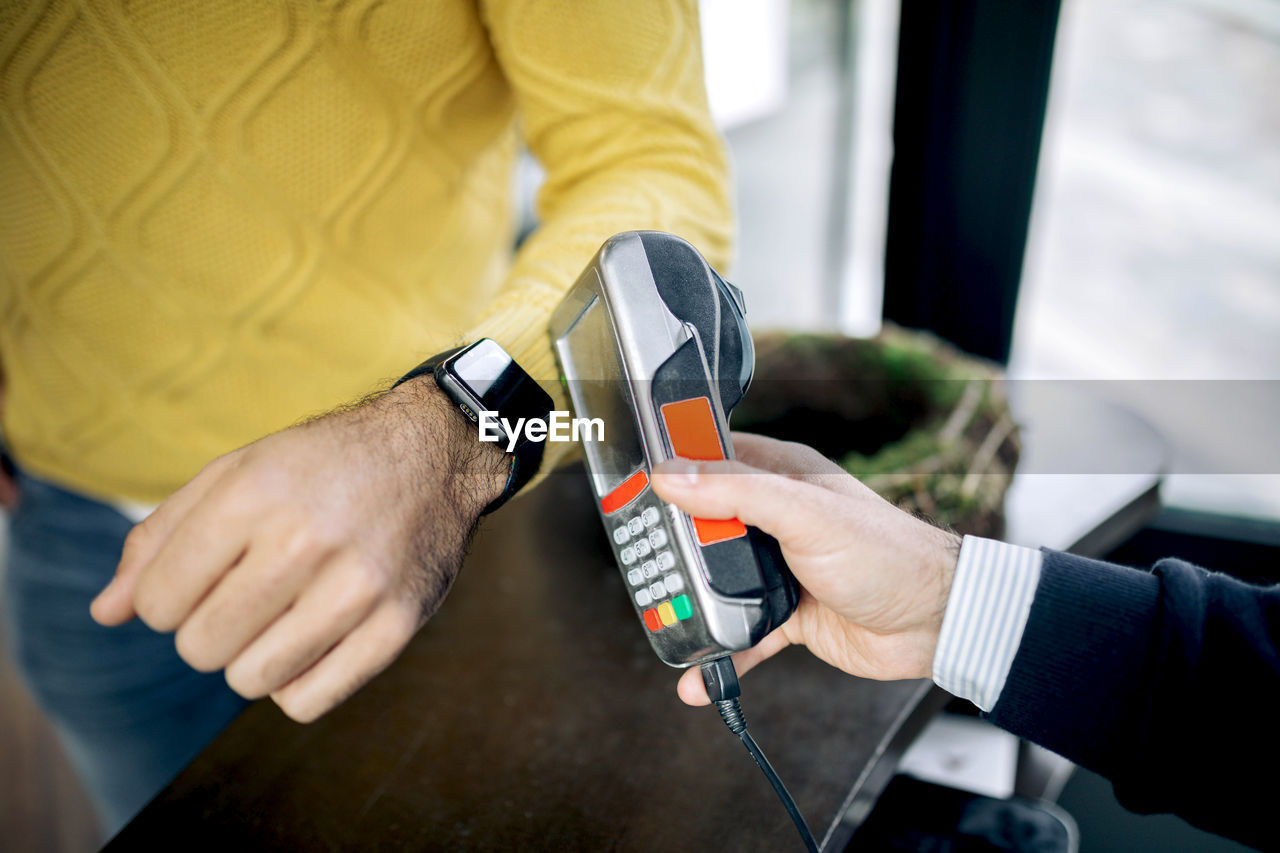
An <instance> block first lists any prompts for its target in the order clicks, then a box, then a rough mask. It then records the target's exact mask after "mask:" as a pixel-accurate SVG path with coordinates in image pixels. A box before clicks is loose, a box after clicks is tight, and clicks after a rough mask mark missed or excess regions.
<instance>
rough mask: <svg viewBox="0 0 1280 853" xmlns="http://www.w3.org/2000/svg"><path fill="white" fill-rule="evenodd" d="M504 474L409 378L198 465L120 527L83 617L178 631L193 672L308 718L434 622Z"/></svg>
mask: <svg viewBox="0 0 1280 853" xmlns="http://www.w3.org/2000/svg"><path fill="white" fill-rule="evenodd" d="M508 465H509V462H508V457H507V456H506V455H505V454H503V453H502V452H501V451H500V450H499V449H498V447H497V446H496V445H492V444H481V443H480V442H478V441H477V440H476V435H475V433H474V429H473V428H472V427H471V425H470V424H469V423H467V421H466V420H465V419H464V418H462V417H461V416H460V415H459V414H458V412H456V411H453V404H452V403H451V402H450V401H449V400H448V399H447V398H446V397H445V396H444V394H443V393H442V392H440V391H439V389H437V388H436V387H435V385H434V383H433V382H432V380H431V379H430V378H429V377H423V378H419V379H415V380H412V381H410V382H406V383H405V384H404V385H401V386H400V387H398V388H396V389H394V390H393V391H391V392H389V393H387V394H385V395H383V396H382V397H380V398H378V399H376V400H374V401H373V402H370V403H367V404H365V405H362V406H359V407H357V408H354V409H351V410H348V411H342V412H337V413H334V414H331V415H327V416H325V417H323V418H319V419H317V420H315V421H311V422H309V423H305V424H302V425H300V426H296V427H293V428H291V429H287V430H285V431H283V432H279V433H276V434H274V435H270V436H267V437H266V438H263V439H261V440H260V441H256V442H254V443H253V444H250V445H247V446H246V447H243V448H241V449H239V450H236V451H234V452H232V453H229V454H227V455H226V456H222V457H220V458H218V459H216V460H214V461H213V462H211V463H210V464H209V465H208V466H206V467H205V469H204V470H203V471H201V472H200V473H199V475H197V476H196V477H195V478H194V479H193V480H192V481H191V482H189V483H187V484H186V485H185V486H183V487H182V488H181V489H179V490H178V491H177V492H175V493H174V494H173V495H172V496H171V497H170V498H169V499H168V500H167V501H165V502H164V503H163V504H161V506H160V507H159V508H158V509H157V510H156V511H155V512H154V513H153V514H152V515H151V516H150V517H149V518H147V519H146V520H144V521H143V522H142V523H141V524H139V525H138V526H137V527H135V528H134V529H133V530H132V531H131V532H130V534H129V537H128V539H127V540H126V541H125V547H124V554H123V556H122V557H121V560H120V566H119V568H118V569H117V570H116V577H115V579H114V580H113V581H112V582H111V583H110V584H109V585H108V586H107V587H106V588H105V589H104V590H103V591H102V592H101V593H100V594H99V595H98V597H97V599H96V600H95V601H94V602H93V606H92V613H93V617H94V618H95V619H97V620H98V621H99V622H101V623H103V624H105V625H117V624H120V623H122V622H126V621H128V620H129V619H131V618H133V617H134V616H135V615H136V616H138V617H139V618H141V619H142V621H144V622H145V623H147V625H149V626H151V627H152V628H154V629H155V630H157V631H176V632H177V636H176V638H175V639H176V643H177V647H178V653H179V654H181V655H182V657H183V659H184V660H186V661H187V663H189V664H191V666H193V667H195V668H196V669H198V670H202V671H213V670H217V669H223V668H225V669H226V677H227V683H228V684H230V685H231V687H232V688H233V689H234V690H235V691H236V692H237V693H240V694H241V695H243V696H245V697H247V698H250V699H255V698H258V697H261V696H267V695H270V696H271V698H272V699H274V700H275V701H276V703H277V704H278V705H279V706H280V707H281V708H282V709H283V710H284V711H285V713H286V714H288V715H289V716H290V717H292V718H294V719H295V720H298V721H299V722H309V721H311V720H314V719H316V718H317V717H319V716H320V715H321V714H324V713H325V712H326V711H328V710H329V709H331V708H333V707H334V706H335V705H337V704H338V703H340V702H341V701H343V700H344V699H346V698H347V697H348V696H350V695H351V694H352V693H353V692H354V691H355V690H356V689H358V688H359V687H361V686H362V685H363V684H364V683H365V682H367V681H368V680H369V679H370V678H372V677H373V676H374V675H376V674H377V673H379V672H381V671H382V670H383V669H384V668H385V667H386V666H387V665H388V664H390V663H391V661H392V660H394V659H395V657H396V655H398V654H399V652H400V650H401V649H403V648H404V646H405V644H407V643H408V642H409V639H410V638H411V637H412V636H413V634H414V632H415V631H417V629H418V628H419V627H420V626H421V625H422V624H423V623H424V622H425V621H426V620H427V618H428V617H430V616H431V614H432V613H434V612H435V609H436V608H437V607H438V606H439V605H440V602H441V601H442V600H443V599H444V597H445V594H446V593H447V592H448V590H449V587H450V585H451V584H452V583H453V579H454V577H455V576H456V575H457V572H458V567H459V565H460V564H461V562H462V556H463V551H464V548H465V546H466V542H467V538H468V537H469V536H470V533H471V531H472V529H473V527H474V525H475V521H476V518H477V517H478V516H479V514H480V511H481V510H482V509H483V508H484V507H485V505H486V504H487V503H488V502H489V501H490V500H492V499H493V498H494V497H496V496H497V495H498V494H499V493H500V492H501V491H502V488H503V485H504V484H505V482H506V478H507V472H508Z"/></svg>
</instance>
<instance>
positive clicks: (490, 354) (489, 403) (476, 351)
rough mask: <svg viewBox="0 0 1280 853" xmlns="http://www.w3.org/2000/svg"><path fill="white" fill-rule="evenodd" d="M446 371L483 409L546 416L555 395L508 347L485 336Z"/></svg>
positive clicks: (518, 415) (511, 415) (509, 414)
mask: <svg viewBox="0 0 1280 853" xmlns="http://www.w3.org/2000/svg"><path fill="white" fill-rule="evenodd" d="M444 368H445V372H446V373H448V374H449V375H450V376H452V377H453V378H454V379H455V380H457V382H458V384H459V385H461V386H463V387H464V388H465V389H467V390H469V391H470V394H469V396H473V397H474V398H475V401H476V403H478V404H479V406H480V409H481V411H489V412H497V413H498V415H499V416H500V417H504V418H507V419H508V420H510V421H512V422H513V423H514V422H515V420H516V418H531V417H534V418H545V417H547V413H548V412H549V411H550V410H551V406H552V402H551V397H550V396H548V395H547V392H546V391H543V390H542V388H541V387H539V385H538V383H537V382H535V381H534V380H533V379H532V378H531V377H530V376H529V374H527V373H525V372H524V369H523V368H522V367H520V365H518V364H516V362H515V360H514V359H512V358H511V356H509V355H507V353H506V350H504V349H503V348H502V347H500V346H498V344H496V343H495V342H493V341H491V340H489V339H488V338H485V339H483V340H481V341H479V342H478V343H475V344H473V345H472V346H470V347H468V348H467V349H465V350H463V351H462V352H461V353H459V354H458V355H457V356H455V357H454V358H452V359H450V360H449V361H448V362H446V363H445V366H444Z"/></svg>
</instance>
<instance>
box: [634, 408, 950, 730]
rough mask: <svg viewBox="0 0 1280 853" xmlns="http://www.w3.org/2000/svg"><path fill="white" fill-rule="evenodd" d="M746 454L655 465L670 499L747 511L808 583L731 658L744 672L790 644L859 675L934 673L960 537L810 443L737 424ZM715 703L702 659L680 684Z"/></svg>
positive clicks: (705, 512) (698, 700) (708, 514)
mask: <svg viewBox="0 0 1280 853" xmlns="http://www.w3.org/2000/svg"><path fill="white" fill-rule="evenodd" d="M733 446H734V450H735V451H736V452H737V455H738V460H737V461H736V462H689V461H686V460H674V461H672V462H668V463H665V464H663V465H660V466H658V468H657V469H655V471H654V477H653V487H654V489H655V490H656V491H657V493H658V494H659V495H660V496H661V497H662V498H663V499H664V500H667V501H670V502H671V503H674V504H675V505H677V506H678V507H680V508H681V509H682V510H684V511H685V512H687V513H689V514H690V515H693V516H697V517H701V518H735V517H736V518H739V519H741V520H742V521H743V522H744V523H746V524H750V525H754V526H756V527H759V528H760V529H761V530H763V531H765V532H766V533H769V534H771V535H772V536H774V537H775V538H777V540H778V542H779V544H781V546H782V553H783V556H785V557H786V559H787V563H788V565H790V566H791V570H792V572H794V573H795V576H796V579H797V580H798V581H799V582H800V584H801V586H803V587H804V590H803V592H802V594H801V598H800V604H799V607H797V609H796V612H795V614H794V615H793V616H792V617H791V619H789V620H788V621H787V622H786V623H784V624H783V625H782V627H780V628H778V629H777V630H775V631H774V632H773V633H771V634H769V635H768V636H767V637H765V638H764V639H763V640H762V641H761V642H760V643H759V645H757V646H755V647H754V648H751V649H748V650H747V651H745V652H739V653H738V654H736V655H734V656H733V660H734V665H735V666H736V668H737V670H738V672H740V673H742V672H746V671H747V670H749V669H751V668H752V667H754V666H755V665H756V664H758V663H760V661H762V660H764V659H766V658H768V657H771V656H773V655H775V654H777V653H778V652H779V651H780V650H782V649H783V648H786V647H787V646H788V645H790V644H792V643H796V644H800V645H804V646H808V648H809V651H811V652H813V653H814V654H815V655H817V656H818V657H820V658H822V659H823V660H825V661H826V662H827V663H830V664H832V665H834V666H837V667H839V668H840V669H842V670H844V671H845V672H848V673H850V674H852V675H858V676H862V677H864V678H876V679H881V680H892V679H900V678H928V677H929V676H930V675H931V674H932V671H933V652H934V649H935V648H936V647H937V644H938V633H939V632H940V631H941V629H942V616H943V614H944V613H945V612H946V607H947V597H948V595H949V594H950V592H951V580H952V578H953V577H954V575H955V568H956V560H957V559H958V557H959V553H960V539H959V537H957V536H955V535H954V534H951V533H947V532H945V531H943V530H940V529H938V528H936V527H934V526H932V525H930V524H928V523H926V522H924V521H921V520H920V519H918V518H916V517H914V516H912V515H908V514H907V513H905V512H903V511H902V510H900V509H898V508H897V507H895V506H893V505H892V504H890V503H889V502H888V501H886V500H884V499H883V498H881V497H880V496H878V495H877V494H876V493H875V492H873V491H871V490H870V489H868V488H867V487H866V486H864V485H862V483H860V482H858V481H857V480H856V479H854V478H853V477H851V476H850V475H849V474H847V473H845V472H844V471H843V470H842V469H841V468H840V467H839V466H837V465H836V464H835V463H833V462H831V461H829V460H828V459H826V458H825V457H824V456H822V455H821V454H819V453H818V452H817V451H815V450H812V449H810V448H808V447H805V446H804V445H801V444H792V443H789V442H782V441H775V440H774V439H771V438H764V437H762V436H757V435H748V434H745V433H734V436H733ZM678 692H679V694H680V698H681V699H683V700H684V701H685V702H687V703H689V704H690V705H705V704H707V692H706V689H705V688H704V687H703V685H702V678H701V675H700V673H699V671H698V669H697V668H696V667H693V668H691V669H689V670H688V671H687V672H685V674H684V676H683V677H681V679H680V684H679V687H678Z"/></svg>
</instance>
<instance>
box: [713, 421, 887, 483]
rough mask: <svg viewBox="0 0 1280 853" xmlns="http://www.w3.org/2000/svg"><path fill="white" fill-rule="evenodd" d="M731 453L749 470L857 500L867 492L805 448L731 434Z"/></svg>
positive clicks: (788, 443) (803, 446)
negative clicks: (813, 486) (732, 451)
mask: <svg viewBox="0 0 1280 853" xmlns="http://www.w3.org/2000/svg"><path fill="white" fill-rule="evenodd" d="M733 450H734V453H735V454H736V455H737V457H738V460H739V461H740V462H742V463H743V464H744V465H750V466H751V467H752V468H760V469H761V470H764V471H772V472H773V473H775V474H782V475H784V476H787V477H790V478H791V479H793V480H801V481H803V482H806V483H812V484H813V485H815V486H821V487H822V488H824V489H829V490H831V491H833V492H839V493H840V494H843V495H848V496H850V497H860V496H863V495H865V494H866V492H867V491H868V490H867V487H866V486H864V485H863V484H862V483H860V482H859V481H858V480H857V479H856V478H854V477H853V476H852V475H850V474H849V472H848V471H846V470H844V469H843V468H841V467H840V466H839V465H837V464H836V463H834V462H832V461H831V460H830V459H828V458H827V457H825V456H823V455H822V454H821V453H819V452H818V451H816V450H814V449H813V448H812V447H809V446H808V445H805V444H800V443H798V442H794V441H779V440H778V439H776V438H769V437H768V436H763V435H755V434H753V433H749V432H735V433H734V434H733Z"/></svg>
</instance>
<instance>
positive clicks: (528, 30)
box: [0, 0, 731, 501]
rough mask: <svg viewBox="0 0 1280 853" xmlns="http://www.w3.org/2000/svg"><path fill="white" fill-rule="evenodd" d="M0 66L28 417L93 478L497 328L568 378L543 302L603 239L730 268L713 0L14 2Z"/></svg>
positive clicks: (197, 459)
mask: <svg viewBox="0 0 1280 853" xmlns="http://www.w3.org/2000/svg"><path fill="white" fill-rule="evenodd" d="M0 62H2V63H3V69H2V71H0V93H2V94H0V97H2V98H3V102H2V103H0V146H2V148H0V282H2V287H3V293H2V296H0V300H2V302H0V317H2V322H3V326H2V329H3V331H2V334H0V357H2V358H3V367H4V370H5V379H6V385H5V392H4V393H5V407H4V408H5V410H4V428H5V435H6V438H7V440H8V441H9V443H10V445H11V446H12V448H13V449H14V452H15V455H16V456H17V458H18V460H19V462H20V463H21V464H22V465H24V466H26V467H27V468H28V469H30V470H31V471H33V472H34V473H37V474H40V475H43V476H45V477H47V478H51V479H53V480H56V481H58V482H61V483H63V484H65V485H69V486H71V487H74V488H77V489H80V490H81V491H85V492H88V493H91V494H96V495H100V496H104V497H108V498H130V499H135V500H145V501H154V500H159V499H162V498H164V497H165V496H166V495H167V494H169V493H170V492H171V491H173V490H174V489H175V488H177V487H178V486H180V485H181V484H182V483H183V482H185V481H186V480H187V479H189V478H190V477H191V476H192V475H194V474H195V473H196V471H198V470H199V468H200V467H201V465H203V464H204V463H205V462H207V461H208V460H210V459H211V458H213V457H215V456H217V455H219V454H221V453H224V452H227V451H229V450H231V449H233V448H235V447H237V446H240V445H242V444H245V443H247V442H250V441H252V440H254V439H256V438H259V437H261V436H263V435H265V434H267V433H269V432H272V431H274V430H278V429H281V428H283V427H286V426H288V425H290V424H291V423H294V422H296V421H298V420H299V419H301V418H303V417H306V416H308V415H312V414H316V413H318V412H322V411H325V410H327V409H329V408H332V407H333V406H335V405H337V404H339V403H342V402H344V401H347V400H350V399H352V398H354V397H357V396H359V395H360V394H362V393H365V392H367V391H369V390H372V389H374V388H375V387H377V386H378V385H379V383H382V382H384V381H386V380H388V379H390V378H393V377H395V376H396V375H398V374H400V373H401V372H403V371H404V370H405V369H406V368H408V367H410V366H412V365H413V364H415V363H416V362H417V361H418V360H420V359H421V358H423V357H425V356H426V355H429V354H430V353H432V352H436V351H438V350H441V349H444V348H445V347H447V346H449V345H451V344H453V343H456V342H458V341H462V340H469V339H473V338H476V337H480V336H483V335H487V336H490V337H493V338H495V339H496V340H497V341H499V342H500V343H501V344H503V345H504V346H505V347H506V348H507V349H508V350H509V351H510V352H511V353H512V354H513V355H514V356H515V357H516V358H517V359H518V360H519V361H520V362H521V364H523V365H524V366H525V367H526V369H528V370H529V371H530V372H531V373H533V374H534V376H536V377H537V378H538V379H539V380H541V381H543V383H544V385H545V386H546V387H547V389H548V390H549V391H552V392H553V393H556V394H559V392H560V388H559V384H558V383H557V382H554V381H553V380H554V378H555V367H554V363H553V360H552V356H551V350H550V346H549V341H548V340H547V338H546V334H545V326H546V321H547V318H548V316H549V314H550V312H551V311H552V310H553V309H554V307H555V305H556V303H557V302H558V301H559V299H560V296H561V294H562V293H563V292H564V291H565V290H566V289H567V288H568V287H569V285H571V284H572V283H573V281H574V279H575V278H576V276H577V274H578V273H579V272H580V271H581V269H582V267H583V266H584V265H585V264H586V262H587V261H588V260H589V259H590V257H591V255H592V254H593V253H594V252H595V250H596V249H597V248H598V247H599V245H600V243H602V242H603V241H604V239H605V238H606V237H608V236H609V235H611V234H613V233H616V232H618V231H624V230H628V229H632V228H659V229H663V230H668V231H673V232H676V233H678V234H681V235H682V236H684V237H686V238H688V239H690V240H691V241H692V242H693V243H694V244H695V245H697V246H698V248H699V249H701V250H702V251H703V252H704V253H705V254H706V255H707V257H708V259H709V260H710V261H711V262H712V263H713V264H715V265H717V266H719V267H721V268H723V267H724V264H725V263H726V261H727V256H728V252H729V246H730V237H731V235H730V213H729V199H728V191H727V164H726V160H725V155H724V151H723V146H722V143H721V140H720V139H719V137H718V136H717V134H716V133H715V131H714V129H713V127H712V125H711V121H710V119H709V116H708V113H707V108H706V96H705V93H704V89H703V83H702V65H701V52H700V40H699V33H698V26H697V10H696V3H695V2H694V0H689V1H688V2H670V0H665V1H664V2H644V3H639V2H634V1H633V0H607V2H602V0H593V2H590V3H584V2H575V0H524V2H520V0H506V2H492V3H476V2H462V0H432V2H422V0H381V2H376V1H375V0H351V2H335V3H322V2H315V0H290V2H265V0H240V1H239V2H234V1H233V0H216V2H210V0H132V2H120V0H116V2H107V0H74V1H73V0H45V2H30V3H3V4H0ZM517 124H518V126H519V127H520V129H521V132H522V133H523V135H524V138H525V141H526V142H527V144H528V146H529V148H530V149H531V150H532V151H533V153H534V154H535V155H536V156H537V157H538V159H539V160H540V161H541V162H542V164H543V165H544V166H545V168H546V170H547V174H548V178H547V182H546V185H545V187H544V189H543V190H542V193H541V195H540V196H539V199H538V210H539V215H540V217H541V220H542V222H543V225H542V227H541V228H540V229H539V231H538V232H537V233H536V234H535V235H534V236H533V237H532V238H531V239H530V240H528V241H527V242H526V244H525V245H524V247H523V248H522V250H521V251H520V253H519V254H518V255H517V256H516V257H515V258H514V261H513V260H512V258H511V257H510V252H509V250H508V246H509V245H510V243H511V236H512V223H511V213H510V211H511V204H510V198H509V197H510V187H511V168H512V164H513V160H514V152H515V150H516V127H517ZM557 399H558V400H561V401H563V398H562V397H558V398H557ZM551 449H552V450H557V449H561V448H558V447H557V446H555V445H553V446H552V448H551Z"/></svg>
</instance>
